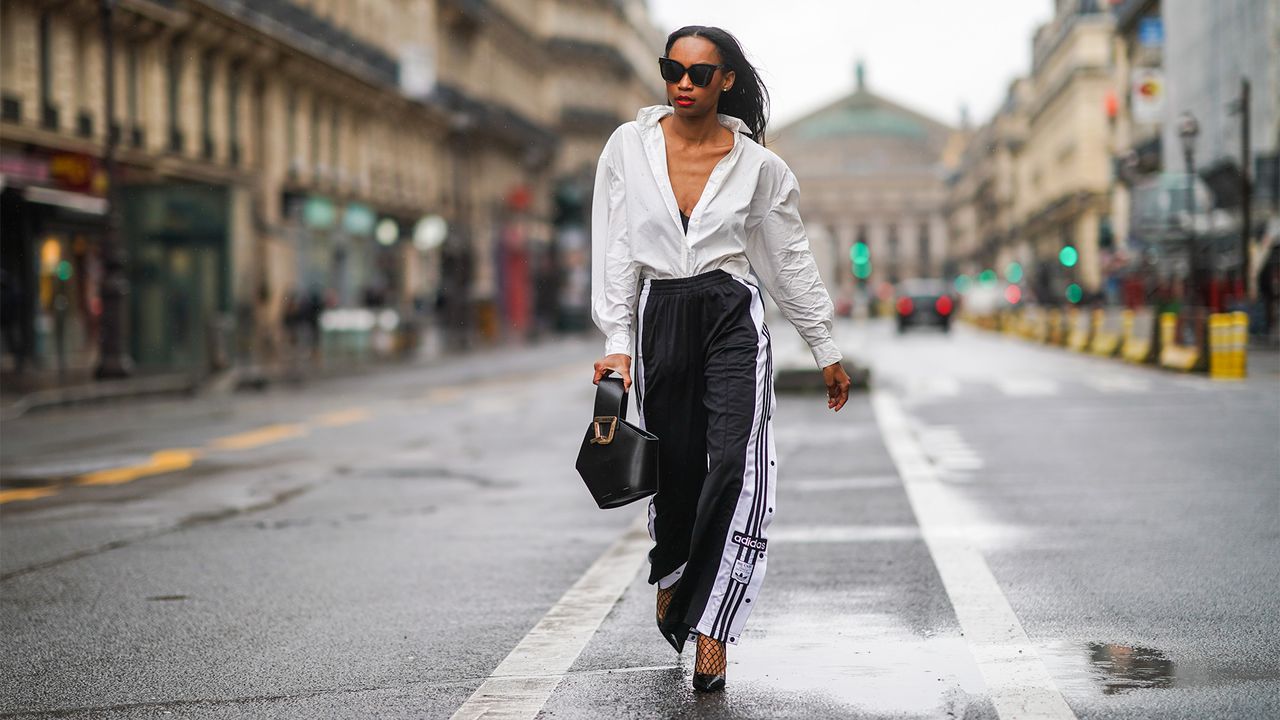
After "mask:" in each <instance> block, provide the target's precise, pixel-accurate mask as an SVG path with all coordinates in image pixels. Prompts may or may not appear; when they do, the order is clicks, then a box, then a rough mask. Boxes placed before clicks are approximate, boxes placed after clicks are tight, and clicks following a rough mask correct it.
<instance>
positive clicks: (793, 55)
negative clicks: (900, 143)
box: [649, 0, 1053, 126]
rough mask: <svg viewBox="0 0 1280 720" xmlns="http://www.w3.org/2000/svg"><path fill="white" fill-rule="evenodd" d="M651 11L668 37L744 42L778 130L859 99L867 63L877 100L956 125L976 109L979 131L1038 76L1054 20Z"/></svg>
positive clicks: (999, 9) (656, 1)
mask: <svg viewBox="0 0 1280 720" xmlns="http://www.w3.org/2000/svg"><path fill="white" fill-rule="evenodd" d="M649 7H650V9H651V11H652V14H653V19H654V21H655V22H656V23H657V24H658V26H659V27H660V28H662V29H663V30H664V31H666V32H670V31H671V30H674V29H676V28H678V27H680V26H682V25H716V26H719V27H722V28H724V29H725V30H728V31H729V32H731V33H733V34H734V35H735V36H737V38H738V40H739V41H741V42H742V44H743V47H744V48H745V49H746V51H747V53H748V57H749V59H750V60H752V62H753V64H755V65H756V66H757V67H759V68H761V70H762V71H763V77H764V81H765V84H766V85H767V86H768V88H769V93H770V96H771V97H772V100H773V115H772V117H771V120H770V124H771V125H773V126H778V125H783V124H786V123H787V122H789V121H791V120H794V119H796V118H798V117H800V116H802V115H804V114H806V113H808V112H810V111H812V110H815V109H817V108H819V107H822V106H823V105H825V104H827V103H828V102H831V101H832V100H835V99H837V98H839V97H841V96H843V95H844V94H846V93H849V92H851V91H852V90H853V87H854V64H855V62H856V61H857V60H858V59H859V58H861V59H862V60H864V61H865V63H866V67H867V71H866V76H867V85H868V87H869V88H870V89H871V90H873V91H874V92H876V93H878V94H880V95H884V96H886V97H888V98H890V99H892V100H894V101H897V102H900V103H902V104H903V105H906V106H907V107H910V108H912V109H915V110H919V111H921V112H924V113H925V114H927V115H930V116H932V117H934V118H936V119H938V120H942V121H943V122H946V123H948V124H952V125H955V124H957V123H958V122H959V118H960V106H961V105H962V104H967V105H968V106H969V113H970V117H971V118H972V119H973V121H974V123H981V122H984V121H985V120H987V119H988V118H989V117H990V116H991V114H992V113H994V112H995V110H996V108H997V107H998V106H999V105H1000V102H1001V101H1002V100H1003V99H1004V94H1005V90H1006V88H1007V87H1008V84H1009V81H1010V80H1011V79H1013V78H1014V77H1016V76H1018V75H1025V74H1026V73H1027V72H1028V70H1029V69H1030V67H1031V33H1032V32H1033V31H1034V30H1035V27H1036V26H1037V25H1039V24H1041V23H1043V22H1046V21H1048V20H1049V19H1050V18H1051V17H1052V15H1053V0H977V1H970V2H963V1H961V0H771V1H765V0H737V1H734V0H649ZM658 50H659V52H660V51H661V50H662V48H658ZM654 72H657V70H656V69H655V70H654Z"/></svg>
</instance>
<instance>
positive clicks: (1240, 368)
mask: <svg viewBox="0 0 1280 720" xmlns="http://www.w3.org/2000/svg"><path fill="white" fill-rule="evenodd" d="M1231 319H1232V321H1233V322H1232V324H1231V329H1232V337H1233V340H1234V343H1233V345H1234V349H1235V351H1236V356H1235V363H1234V364H1233V369H1234V370H1235V372H1236V375H1235V376H1236V377H1237V378H1244V377H1245V376H1246V375H1248V367H1249V314H1248V313H1245V312H1233V313H1231Z"/></svg>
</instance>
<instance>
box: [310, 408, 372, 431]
mask: <svg viewBox="0 0 1280 720" xmlns="http://www.w3.org/2000/svg"><path fill="white" fill-rule="evenodd" d="M370 417H372V415H370V414H369V411H368V410H366V409H364V408H348V409H346V410H338V411H336V412H331V413H325V414H324V415H321V416H320V417H319V418H317V420H316V421H317V422H318V423H319V424H320V425H323V426H325V427H340V426H342V425H351V424H353V423H358V422H364V421H365V420H368V419H369V418H370Z"/></svg>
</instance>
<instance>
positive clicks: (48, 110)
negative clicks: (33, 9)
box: [39, 12, 58, 130]
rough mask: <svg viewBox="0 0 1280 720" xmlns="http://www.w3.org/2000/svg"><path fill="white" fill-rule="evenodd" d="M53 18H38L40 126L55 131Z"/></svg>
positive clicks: (45, 14)
mask: <svg viewBox="0 0 1280 720" xmlns="http://www.w3.org/2000/svg"><path fill="white" fill-rule="evenodd" d="M52 24H53V17H52V13H49V12H46V13H44V14H42V15H41V16H40V28H39V35H40V125H41V126H42V127H46V128H49V129H51V130H56V129H57V127H58V108H57V107H55V106H54V104H53V28H52Z"/></svg>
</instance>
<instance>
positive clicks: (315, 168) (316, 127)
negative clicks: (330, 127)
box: [311, 98, 320, 181]
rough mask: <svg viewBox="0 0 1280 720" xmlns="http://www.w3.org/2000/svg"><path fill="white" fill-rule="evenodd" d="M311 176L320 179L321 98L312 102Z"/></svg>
mask: <svg viewBox="0 0 1280 720" xmlns="http://www.w3.org/2000/svg"><path fill="white" fill-rule="evenodd" d="M311 178H312V180H313V181H316V180H319V179H320V100H319V99H318V98H317V99H314V100H313V101H312V103H311Z"/></svg>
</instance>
